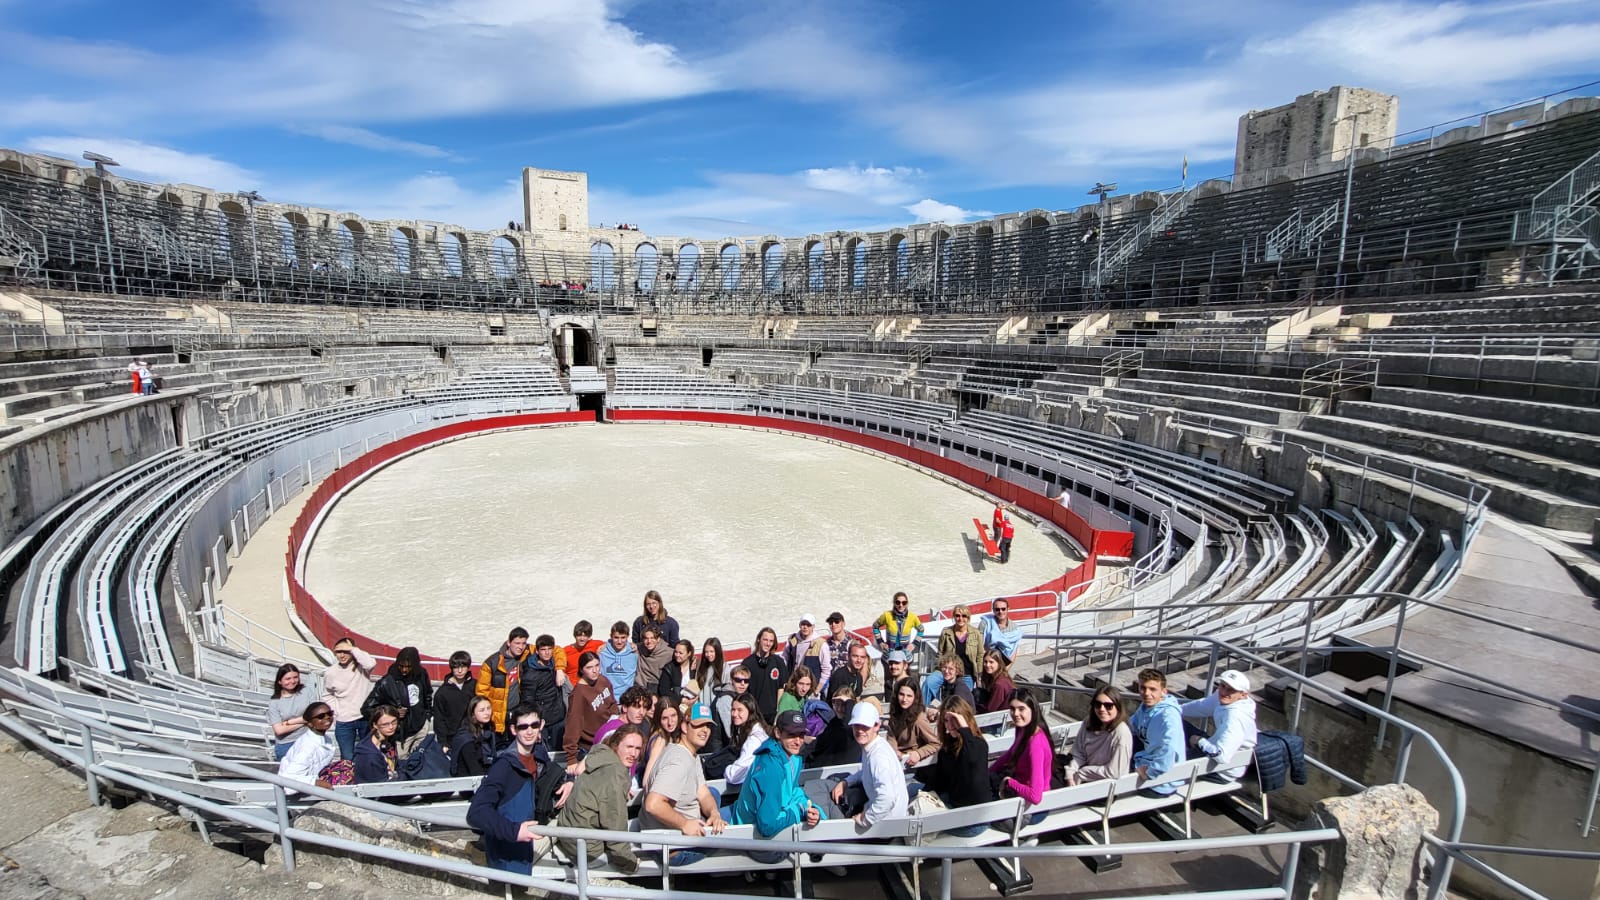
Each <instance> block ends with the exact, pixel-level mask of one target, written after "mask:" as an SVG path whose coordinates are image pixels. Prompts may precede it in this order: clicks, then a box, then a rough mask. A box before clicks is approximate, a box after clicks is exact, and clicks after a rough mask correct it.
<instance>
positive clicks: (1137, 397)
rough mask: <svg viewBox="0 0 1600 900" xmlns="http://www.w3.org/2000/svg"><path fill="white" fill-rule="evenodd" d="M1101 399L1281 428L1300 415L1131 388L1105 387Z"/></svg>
mask: <svg viewBox="0 0 1600 900" xmlns="http://www.w3.org/2000/svg"><path fill="white" fill-rule="evenodd" d="M1102 396H1105V397H1109V398H1111V399H1113V400H1127V401H1129V402H1132V403H1143V404H1146V405H1148V406H1156V407H1163V406H1164V407H1169V408H1173V409H1182V410H1188V411H1190V412H1195V413H1200V414H1202V415H1208V416H1223V417H1228V418H1233V419H1240V420H1244V421H1247V422H1261V423H1265V424H1268V425H1279V426H1283V427H1285V428H1294V427H1295V426H1296V425H1298V424H1299V422H1300V413H1298V412H1291V411H1288V410H1282V409H1269V408H1267V407H1263V406H1256V405H1254V404H1251V403H1239V402H1235V401H1233V400H1221V399H1213V398H1210V397H1190V396H1184V395H1181V394H1168V393H1166V392H1164V391H1160V390H1155V391H1150V390H1141V389H1139V388H1132V387H1121V386H1118V387H1108V388H1106V389H1105V391H1104V392H1103V394H1102Z"/></svg>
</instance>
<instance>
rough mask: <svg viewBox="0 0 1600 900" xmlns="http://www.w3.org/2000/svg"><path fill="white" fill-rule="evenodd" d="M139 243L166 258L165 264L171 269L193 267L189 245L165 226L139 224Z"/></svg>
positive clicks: (192, 257)
mask: <svg viewBox="0 0 1600 900" xmlns="http://www.w3.org/2000/svg"><path fill="white" fill-rule="evenodd" d="M138 230H139V241H140V242H141V243H143V244H144V245H145V247H147V248H149V249H150V250H153V251H155V252H156V253H159V254H161V255H162V256H164V257H166V259H167V263H168V265H169V266H171V267H173V268H188V267H190V266H193V265H194V256H193V255H192V254H191V253H190V252H189V244H188V243H187V242H185V241H183V240H181V239H180V238H179V237H178V236H177V235H175V234H173V233H172V231H171V230H169V229H168V228H167V227H166V226H165V225H162V224H161V223H159V222H139V223H138Z"/></svg>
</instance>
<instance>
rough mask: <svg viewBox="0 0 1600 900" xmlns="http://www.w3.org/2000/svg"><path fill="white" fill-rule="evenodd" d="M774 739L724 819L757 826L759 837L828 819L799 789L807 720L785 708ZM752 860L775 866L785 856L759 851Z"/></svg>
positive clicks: (759, 755) (759, 753)
mask: <svg viewBox="0 0 1600 900" xmlns="http://www.w3.org/2000/svg"><path fill="white" fill-rule="evenodd" d="M772 731H773V736H772V737H770V738H767V742H766V743H765V744H762V745H761V747H760V748H759V749H757V750H756V757H755V762H754V763H752V764H751V765H750V774H749V775H748V776H746V778H745V781H744V786H743V787H741V788H740V789H739V799H738V800H735V801H734V803H733V808H732V809H731V810H729V812H728V814H726V815H724V816H723V818H725V819H727V820H728V822H730V823H731V824H734V825H754V826H755V830H756V834H757V835H758V836H759V837H764V838H770V837H774V836H776V835H777V834H779V833H780V832H782V831H783V830H784V829H785V828H788V827H790V826H791V825H796V824H799V823H801V822H804V823H805V825H806V827H807V828H810V827H811V826H813V825H815V824H817V823H818V822H820V821H822V820H823V819H824V818H826V816H825V815H824V814H823V812H822V810H821V809H819V808H818V807H817V806H816V804H814V803H812V802H811V798H809V797H807V796H806V793H805V791H803V790H801V788H800V765H801V760H800V749H801V748H802V747H804V746H805V743H806V720H805V717H804V716H802V715H800V712H799V710H793V709H786V710H784V711H783V712H781V713H779V714H778V721H777V722H776V723H775V724H774V725H773V726H772ZM750 858H751V859H754V860H755V861H756V862H760V863H775V862H778V861H780V860H782V859H783V854H782V853H769V852H766V851H761V850H756V851H752V852H751V853H750Z"/></svg>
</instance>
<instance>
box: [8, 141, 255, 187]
mask: <svg viewBox="0 0 1600 900" xmlns="http://www.w3.org/2000/svg"><path fill="white" fill-rule="evenodd" d="M23 143H24V146H25V147H26V148H27V149H29V150H36V151H38V152H41V153H49V154H52V155H55V156H62V157H67V158H72V159H76V158H78V157H80V156H81V155H82V154H83V152H84V151H85V150H93V151H94V152H96V153H102V154H105V155H106V156H109V157H111V158H112V159H114V160H116V161H117V162H118V163H119V164H120V165H119V166H118V168H117V170H116V171H117V174H119V175H125V176H127V177H129V178H133V179H136V180H140V181H154V182H176V183H184V184H194V185H199V186H201V187H212V188H217V189H218V190H224V191H231V190H248V189H251V188H259V187H261V185H262V177H261V175H260V173H257V172H253V171H250V170H249V169H245V168H242V167H240V166H236V165H234V164H233V163H230V162H226V161H224V160H221V159H217V158H216V157H214V156H211V155H208V154H205V153H187V152H184V151H182V150H176V149H174V148H172V147H162V146H158V145H156V144H147V143H144V142H142V141H135V140H127V139H125V138H116V137H104V136H102V137H88V136H68V135H40V136H38V137H31V138H28V139H27V140H26V141H24V142H23Z"/></svg>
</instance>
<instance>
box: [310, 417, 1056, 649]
mask: <svg viewBox="0 0 1600 900" xmlns="http://www.w3.org/2000/svg"><path fill="white" fill-rule="evenodd" d="M991 510H992V507H991V506H990V505H989V503H988V502H987V501H985V500H984V499H983V498H981V497H979V496H977V495H975V494H972V493H969V492H968V491H965V490H962V489H960V488H957V487H954V486H951V485H949V484H946V483H945V482H942V481H939V480H937V479H935V478H931V477H929V476H927V475H925V474H923V473H921V472H920V471H918V470H914V469H911V468H909V467H906V466H903V465H899V464H897V463H894V462H890V461H887V460H884V459H880V458H878V457H874V456H869V455H867V454H864V453H859V452H856V451H854V450H849V449H846V448H844V447H840V446H837V445H834V444H828V443H823V442H821V441H814V440H808V439H804V438H799V437H794V436H789V435H782V434H774V433H769V432H759V431H744V430H738V429H731V428H713V427H704V426H694V425H640V424H627V425H619V424H613V425H597V426H583V427H573V428H547V429H536V430H527V431H518V432H508V433H501V434H493V435H485V436H481V437H474V438H470V439H467V440H462V441H457V442H454V443H451V444H447V445H444V446H441V447H438V448H435V449H433V450H429V451H426V452H424V453H421V454H418V455H416V456H413V457H411V458H409V459H406V460H402V461H401V462H399V463H396V464H395V465H393V466H390V467H389V468H387V469H385V470H383V471H381V472H379V473H378V474H377V475H376V476H374V477H373V478H371V479H369V480H368V481H367V482H366V483H364V484H362V485H361V486H359V487H358V488H356V489H355V490H354V491H352V492H351V493H350V494H349V495H347V496H346V497H345V499H344V500H343V501H341V502H340V503H339V505H338V506H337V507H336V508H335V509H334V510H333V511H332V512H331V513H330V514H329V515H328V517H327V519H326V521H325V523H324V524H323V527H322V529H321V532H320V533H319V534H318V535H317V538H316V542H315V544H314V545H313V548H312V552H311V556H310V560H309V564H308V568H307V586H308V587H309V588H310V589H311V591H312V593H314V594H315V595H316V596H317V598H318V599H319V600H320V601H321V602H322V603H323V605H324V606H326V607H327V608H328V610H329V611H330V612H332V613H333V614H334V615H336V616H338V617H339V618H340V619H341V620H342V621H343V622H344V623H345V624H346V625H348V626H349V627H351V628H353V629H356V630H357V631H360V632H362V633H364V634H366V635H368V636H370V637H374V638H379V639H382V640H385V641H389V642H392V643H395V644H406V643H415V644H416V645H417V646H418V647H420V648H421V650H422V651H423V652H424V653H427V654H434V655H438V656H445V655H448V654H449V653H450V652H451V651H454V650H457V649H466V650H468V651H469V652H470V653H472V655H473V658H474V660H476V659H479V658H481V657H482V656H483V655H484V654H485V653H486V652H488V651H490V650H492V649H494V648H495V647H497V646H498V644H499V641H500V640H501V639H503V637H504V636H505V633H506V631H508V630H509V629H510V627H511V626H513V625H523V626H525V627H526V628H527V629H528V630H529V631H530V632H532V633H533V634H535V635H537V634H539V633H541V632H549V633H551V634H554V635H555V636H556V637H557V638H558V639H560V640H561V641H562V642H563V643H564V642H566V641H568V640H570V638H571V628H572V623H573V622H575V621H577V620H578V619H580V618H585V619H589V620H590V621H591V622H593V623H594V624H595V627H596V629H597V630H598V631H601V632H603V631H604V630H605V629H606V628H608V627H609V626H610V624H611V622H613V621H615V620H617V619H625V620H626V621H628V622H630V623H631V622H632V621H633V618H634V617H635V616H637V615H638V614H639V612H640V601H641V599H642V597H643V595H644V592H645V591H646V590H647V589H650V588H654V589H656V590H658V591H660V592H661V594H662V595H663V597H665V599H666V605H667V610H668V612H670V613H671V614H672V615H673V617H674V618H676V619H677V620H678V621H679V623H680V625H681V626H682V630H683V636H684V637H687V638H690V639H691V640H694V641H695V642H696V643H697V644H698V643H699V641H701V640H702V639H703V638H705V637H706V636H708V635H710V634H716V635H718V636H720V637H721V638H722V639H723V641H724V643H739V642H747V641H750V640H751V639H753V638H754V637H755V633H756V631H757V630H758V629H759V628H760V627H761V626H762V625H769V624H770V625H772V626H773V627H774V628H776V629H778V631H779V634H780V635H787V634H788V633H789V632H791V631H793V630H794V625H795V623H796V622H797V621H798V619H799V616H800V615H801V614H802V613H805V612H811V613H814V614H815V615H817V616H818V617H819V618H821V617H823V616H826V615H827V614H828V613H829V612H830V611H832V610H835V609H838V610H841V611H842V612H844V614H845V616H846V621H847V622H848V623H849V624H850V625H851V627H855V626H856V625H864V624H867V623H868V622H869V621H870V620H871V619H872V618H875V617H876V616H877V615H878V614H879V613H880V612H882V611H883V610H884V609H886V608H887V607H888V601H889V598H890V596H891V595H892V594H893V593H894V592H895V591H897V590H903V591H906V592H907V593H909V594H910V595H911V601H912V609H913V610H917V611H922V610H925V609H927V608H929V607H933V606H948V605H950V604H953V603H956V602H959V601H961V600H967V599H974V598H981V597H990V596H994V595H997V594H1001V593H1006V592H1014V591H1020V590H1024V589H1027V588H1029V587H1031V586H1033V585H1036V584H1040V583H1042V582H1044V581H1047V580H1049V579H1050V578H1054V577H1055V576H1057V575H1060V574H1061V573H1062V572H1064V571H1066V570H1067V569H1069V568H1071V567H1072V566H1073V565H1075V564H1076V563H1077V562H1078V559H1077V558H1076V556H1075V555H1074V554H1073V553H1072V551H1071V550H1070V549H1069V548H1068V547H1067V546H1066V545H1065V544H1063V543H1061V542H1060V541H1058V540H1057V539H1055V538H1053V537H1051V536H1049V535H1046V534H1043V533H1041V532H1039V531H1036V530H1035V529H1034V528H1033V527H1032V526H1031V525H1030V524H1028V523H1027V522H1025V521H1019V527H1018V529H1017V536H1016V540H1015V545H1014V546H1013V548H1012V558H1011V562H1010V563H1008V564H1007V565H1004V566H1002V565H1000V564H999V563H997V562H992V561H986V560H984V559H983V558H982V553H981V550H979V549H978V548H977V545H976V543H975V541H974V529H973V525H972V519H973V517H974V516H976V517H979V518H980V519H982V520H983V521H984V522H987V521H988V520H989V515H990V512H991ZM602 639H603V635H602Z"/></svg>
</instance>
